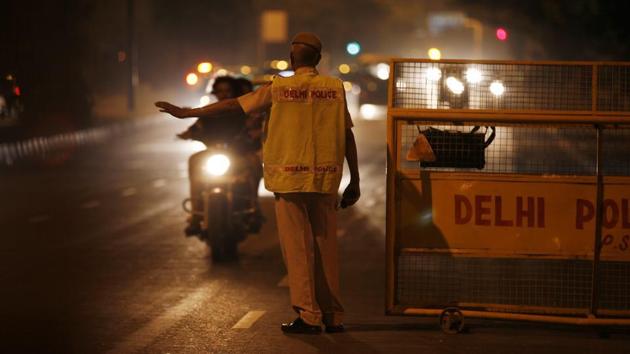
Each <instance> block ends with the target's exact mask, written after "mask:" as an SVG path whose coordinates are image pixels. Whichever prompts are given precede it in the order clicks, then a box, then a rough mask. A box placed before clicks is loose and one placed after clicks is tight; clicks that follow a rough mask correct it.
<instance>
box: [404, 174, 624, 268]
mask: <svg viewBox="0 0 630 354" xmlns="http://www.w3.org/2000/svg"><path fill="white" fill-rule="evenodd" d="M581 180H582V181H579V180H576V181H574V182H571V179H570V178H568V179H566V180H565V181H564V182H563V181H561V180H557V179H556V180H552V181H550V180H549V179H545V177H540V176H532V178H531V179H529V180H527V179H525V180H524V179H523V178H516V179H514V178H510V177H496V178H493V179H490V180H489V179H467V178H462V179H458V178H457V177H456V176H455V177H454V176H452V174H451V175H450V176H449V177H448V178H440V177H439V174H431V173H426V174H423V177H422V178H421V179H403V180H401V181H400V196H401V198H400V202H399V203H400V209H399V210H400V215H399V220H398V222H399V224H398V225H399V231H398V232H399V236H400V238H399V247H400V248H422V249H427V248H428V249H441V250H445V249H448V250H459V251H461V250H476V251H479V252H481V253H494V254H506V255H514V256H518V255H527V256H537V255H538V256H560V257H561V258H562V257H564V258H585V259H587V258H588V259H592V257H593V248H594V237H595V236H594V235H595V210H596V187H595V184H594V183H587V182H584V178H582V179H581ZM603 209H604V217H603V222H602V228H603V229H602V240H603V249H602V254H601V255H602V259H603V260H620V261H630V179H627V183H626V182H620V183H613V184H610V183H607V184H606V186H605V189H604V208H603Z"/></svg>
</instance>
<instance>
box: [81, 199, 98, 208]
mask: <svg viewBox="0 0 630 354" xmlns="http://www.w3.org/2000/svg"><path fill="white" fill-rule="evenodd" d="M99 206H101V202H99V201H98V200H90V201H89V202H85V203H83V204H81V208H82V209H93V208H97V207H99Z"/></svg>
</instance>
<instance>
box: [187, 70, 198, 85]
mask: <svg viewBox="0 0 630 354" xmlns="http://www.w3.org/2000/svg"><path fill="white" fill-rule="evenodd" d="M198 81H199V76H197V74H195V73H190V74H188V75H186V83H187V84H188V85H190V86H195V85H197V82H198Z"/></svg>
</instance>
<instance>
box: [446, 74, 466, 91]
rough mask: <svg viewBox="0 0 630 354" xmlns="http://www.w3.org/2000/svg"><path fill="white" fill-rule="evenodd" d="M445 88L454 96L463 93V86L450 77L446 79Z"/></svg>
mask: <svg viewBox="0 0 630 354" xmlns="http://www.w3.org/2000/svg"><path fill="white" fill-rule="evenodd" d="M446 87H448V89H449V90H451V92H452V93H454V94H456V95H461V94H462V92H464V84H463V83H462V82H461V81H459V80H457V79H456V78H454V77H452V76H450V77H449V78H447V79H446Z"/></svg>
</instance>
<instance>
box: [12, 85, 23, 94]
mask: <svg viewBox="0 0 630 354" xmlns="http://www.w3.org/2000/svg"><path fill="white" fill-rule="evenodd" d="M13 94H14V95H16V96H19V95H21V94H22V91H21V90H20V87H19V86H15V87H14V88H13Z"/></svg>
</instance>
